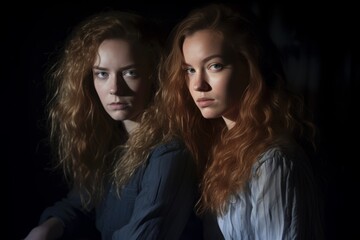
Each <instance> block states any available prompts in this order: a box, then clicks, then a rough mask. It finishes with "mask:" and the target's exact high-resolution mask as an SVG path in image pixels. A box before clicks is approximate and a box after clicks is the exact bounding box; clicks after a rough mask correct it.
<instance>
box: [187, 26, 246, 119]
mask: <svg viewBox="0 0 360 240" xmlns="http://www.w3.org/2000/svg"><path fill="white" fill-rule="evenodd" d="M182 50H183V55H184V61H185V66H184V69H185V70H186V72H187V86H188V88H189V91H190V94H191V96H192V98H193V100H194V102H195V104H196V105H197V107H198V108H199V109H200V111H201V114H202V115H203V117H205V118H209V119H210V118H219V117H223V118H225V121H227V120H230V121H234V120H235V118H236V115H237V112H238V108H239V101H240V97H241V95H242V93H243V91H244V89H245V87H246V84H247V79H248V78H247V77H246V74H245V67H244V64H242V63H241V61H240V60H239V57H238V55H237V54H236V53H235V51H234V50H233V49H232V48H230V46H229V45H227V44H226V43H225V41H224V39H223V37H222V35H220V34H219V33H216V32H214V31H212V30H201V31H197V32H195V33H194V34H192V35H190V36H187V37H186V38H185V41H184V44H183V49H182ZM244 76H245V77H244Z"/></svg>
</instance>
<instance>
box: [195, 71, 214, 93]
mask: <svg viewBox="0 0 360 240" xmlns="http://www.w3.org/2000/svg"><path fill="white" fill-rule="evenodd" d="M193 89H194V90H195V91H199V92H207V91H210V90H211V86H210V84H209V83H208V76H207V75H206V72H204V71H199V72H198V73H197V74H196V76H194V83H193Z"/></svg>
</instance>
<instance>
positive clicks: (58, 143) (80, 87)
mask: <svg viewBox="0 0 360 240" xmlns="http://www.w3.org/2000/svg"><path fill="white" fill-rule="evenodd" d="M156 29H159V28H158V26H156V24H153V23H152V22H151V21H150V20H149V19H145V18H143V17H141V16H139V15H137V14H133V13H127V12H119V11H106V12H101V13H99V14H96V15H94V16H91V17H90V18H88V19H86V20H84V21H83V22H82V23H80V24H79V25H78V26H77V27H76V28H75V29H74V31H73V32H72V34H71V35H70V37H69V39H68V41H67V42H66V45H65V48H64V49H63V53H62V54H61V55H60V56H59V60H58V61H57V62H56V64H55V65H54V66H53V67H52V68H51V69H50V72H49V73H50V79H51V80H52V81H51V84H50V87H51V89H53V90H54V91H51V92H49V96H50V104H49V122H50V136H51V140H52V144H53V145H52V146H54V149H55V150H56V152H55V156H56V160H57V163H56V165H57V166H58V167H60V168H61V169H62V170H63V172H64V174H65V177H66V180H68V182H69V186H70V189H71V191H70V192H69V194H68V196H67V197H66V198H64V199H63V200H61V201H59V202H57V203H55V205H53V206H51V207H49V208H47V209H46V210H45V211H44V212H43V213H42V215H41V219H40V225H39V226H37V227H35V228H34V229H32V230H31V232H30V233H29V234H28V236H27V237H26V238H25V239H27V240H30V239H58V238H62V239H79V238H81V239H83V237H90V238H91V239H94V238H95V236H97V235H92V234H93V232H94V231H92V229H96V231H95V232H99V233H100V234H99V235H101V239H104V240H105V239H113V240H114V239H127V240H129V239H192V238H194V239H198V236H197V235H196V230H197V229H195V230H194V229H192V230H190V227H196V223H197V221H196V218H195V214H193V207H194V205H195V203H196V201H197V198H196V197H197V185H196V175H195V170H196V169H195V165H194V164H193V159H192V157H191V155H190V152H189V151H188V150H187V149H186V147H185V145H184V144H183V143H182V141H180V140H176V139H175V138H172V139H171V140H169V141H167V142H164V141H161V142H160V141H159V142H156V143H154V142H149V143H147V142H146V143H144V144H143V148H142V152H141V155H140V158H138V157H137V156H135V157H134V156H133V154H131V153H129V152H127V151H128V145H130V147H131V144H128V143H127V141H128V139H129V137H131V135H132V133H133V132H135V131H136V129H138V128H139V129H141V127H140V126H141V123H140V121H141V118H142V115H143V112H144V110H145V109H146V108H147V107H148V106H149V105H151V104H152V101H153V96H154V95H155V92H156V90H157V88H158V63H159V61H160V59H161V55H162V50H161V44H162V41H161V35H162V33H161V31H156ZM141 134H144V135H145V137H146V136H147V135H148V134H151V133H148V132H146V131H141ZM134 139H136V137H134ZM134 141H135V140H132V142H134ZM152 144H153V145H152ZM155 145H156V146H155ZM130 150H131V148H130ZM136 154H138V153H136ZM139 154H140V153H139ZM198 230H201V228H198ZM97 237H99V238H100V236H97Z"/></svg>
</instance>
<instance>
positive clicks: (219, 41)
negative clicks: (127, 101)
mask: <svg viewBox="0 0 360 240" xmlns="http://www.w3.org/2000/svg"><path fill="white" fill-rule="evenodd" d="M253 20H254V19H252V18H251V16H250V15H249V14H245V13H244V14H242V12H240V11H238V12H236V11H234V10H233V8H231V7H227V6H225V5H219V4H218V5H215V4H210V5H208V6H205V7H203V8H200V9H197V10H194V11H193V12H191V13H190V14H189V15H188V16H187V17H186V18H185V19H183V20H182V21H181V22H180V23H179V24H178V25H177V26H176V27H175V28H174V30H173V32H172V34H171V39H170V41H171V42H170V48H169V49H168V52H167V57H166V58H165V60H164V62H163V63H162V65H161V75H160V76H161V80H162V81H161V83H162V86H161V96H159V98H160V99H161V100H160V102H161V104H156V106H157V107H158V112H161V113H162V114H161V116H165V115H167V116H168V118H169V121H171V124H172V129H174V132H176V133H177V134H179V135H180V136H181V137H182V138H184V139H185V143H186V144H187V146H188V148H189V149H190V150H191V151H192V153H193V156H194V157H195V160H196V163H197V166H198V173H199V174H201V176H202V177H201V185H200V189H201V198H200V201H199V202H198V205H197V207H198V209H197V210H198V213H199V214H204V218H205V216H209V214H210V216H213V217H214V218H215V220H216V223H217V224H218V226H219V228H220V230H221V235H222V236H223V237H224V238H225V239H272V240H273V239H322V236H323V233H322V219H321V212H319V211H318V210H319V205H318V204H317V203H318V200H319V197H318V196H317V195H318V192H317V191H316V187H317V183H316V181H315V178H314V176H313V172H312V171H313V170H312V168H311V163H310V161H309V157H308V156H307V154H306V152H305V151H304V149H307V146H311V145H312V144H314V142H315V140H314V138H315V133H316V131H315V130H316V128H315V126H314V124H313V123H312V122H311V121H310V120H309V118H308V117H307V113H306V111H305V107H304V104H303V101H302V99H301V98H300V97H297V96H296V95H295V94H292V93H290V91H289V90H287V88H286V81H285V76H284V74H283V71H282V66H281V61H280V58H279V55H278V54H277V51H276V49H275V48H274V46H273V45H271V44H270V43H271V42H270V41H269V39H268V38H266V37H265V35H264V33H263V32H261V31H260V29H261V28H260V27H259V25H256V22H255V21H253ZM164 113H166V114H165V115H164ZM161 116H160V117H161ZM159 122H160V121H159ZM169 132H172V130H170V131H169ZM305 140H308V141H305ZM306 142H308V143H311V144H306V145H303V144H304V143H306ZM209 226H210V225H209ZM209 226H207V225H204V227H205V228H207V229H208V228H209ZM211 227H213V226H211ZM206 231H207V230H206V229H205V232H206Z"/></svg>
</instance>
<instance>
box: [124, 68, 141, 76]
mask: <svg viewBox="0 0 360 240" xmlns="http://www.w3.org/2000/svg"><path fill="white" fill-rule="evenodd" d="M122 75H123V77H131V78H136V77H139V73H138V71H137V70H136V69H134V68H133V69H128V70H125V71H123V72H122Z"/></svg>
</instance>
